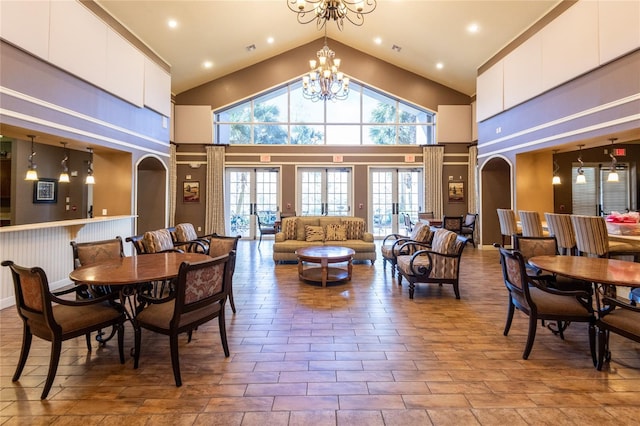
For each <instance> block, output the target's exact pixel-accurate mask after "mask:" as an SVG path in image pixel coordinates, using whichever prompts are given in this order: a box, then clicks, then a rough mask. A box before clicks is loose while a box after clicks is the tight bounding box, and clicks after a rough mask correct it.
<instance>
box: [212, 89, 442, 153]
mask: <svg viewBox="0 0 640 426" xmlns="http://www.w3.org/2000/svg"><path fill="white" fill-rule="evenodd" d="M435 121H436V114H435V113H434V112H431V111H428V110H427V109H425V108H422V107H420V106H418V105H414V104H411V103H409V102H406V101H403V100H400V99H398V98H395V97H393V96H390V95H388V94H384V93H382V92H380V91H377V90H375V89H373V88H370V87H367V86H365V85H362V84H359V83H356V82H353V80H352V81H351V84H350V86H349V96H348V98H347V99H345V100H341V101H336V102H331V101H329V102H313V101H310V100H308V99H304V98H303V96H302V83H301V82H300V81H299V80H298V81H295V82H291V83H289V84H287V85H285V86H281V87H278V88H276V89H272V90H270V91H268V92H265V93H261V94H259V95H256V96H254V97H252V98H251V99H248V100H243V101H242V102H239V103H237V104H234V105H231V106H229V107H225V108H224V109H220V110H218V111H216V112H214V129H215V135H214V137H215V139H214V140H215V141H216V143H217V144H267V145H287V144H289V145H427V144H434V143H435Z"/></svg>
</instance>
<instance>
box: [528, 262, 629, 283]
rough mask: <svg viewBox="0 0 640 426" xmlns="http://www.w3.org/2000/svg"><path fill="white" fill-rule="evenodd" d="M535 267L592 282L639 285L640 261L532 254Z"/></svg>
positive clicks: (532, 263)
mask: <svg viewBox="0 0 640 426" xmlns="http://www.w3.org/2000/svg"><path fill="white" fill-rule="evenodd" d="M529 263H530V264H531V265H533V266H535V267H536V268H540V269H543V270H545V271H549V272H553V273H556V274H558V275H563V276H565V277H569V278H574V279H577V280H583V281H589V282H592V283H594V284H603V285H622V286H627V287H640V263H635V262H628V261H626V260H618V259H607V258H601V257H586V256H534V257H531V258H530V259H529Z"/></svg>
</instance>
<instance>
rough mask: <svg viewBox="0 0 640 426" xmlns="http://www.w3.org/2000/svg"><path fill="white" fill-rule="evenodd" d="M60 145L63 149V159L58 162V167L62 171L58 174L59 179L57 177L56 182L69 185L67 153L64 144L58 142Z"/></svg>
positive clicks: (65, 144)
mask: <svg viewBox="0 0 640 426" xmlns="http://www.w3.org/2000/svg"><path fill="white" fill-rule="evenodd" d="M60 143H61V144H62V146H63V149H64V158H63V159H62V161H61V162H60V165H61V166H62V171H61V172H60V177H58V182H61V183H69V165H68V162H69V151H68V150H67V143H66V142H60Z"/></svg>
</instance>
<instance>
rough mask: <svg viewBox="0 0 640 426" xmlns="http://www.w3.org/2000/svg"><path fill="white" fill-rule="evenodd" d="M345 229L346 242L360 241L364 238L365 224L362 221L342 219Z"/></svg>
mask: <svg viewBox="0 0 640 426" xmlns="http://www.w3.org/2000/svg"><path fill="white" fill-rule="evenodd" d="M342 223H343V224H344V225H345V227H346V229H347V239H348V240H361V239H363V238H364V231H365V229H364V228H365V223H364V220H362V219H359V218H358V219H346V218H345V219H342Z"/></svg>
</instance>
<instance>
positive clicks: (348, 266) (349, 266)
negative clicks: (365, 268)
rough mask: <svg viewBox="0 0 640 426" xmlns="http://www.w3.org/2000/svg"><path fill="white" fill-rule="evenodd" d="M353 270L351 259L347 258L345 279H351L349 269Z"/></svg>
mask: <svg viewBox="0 0 640 426" xmlns="http://www.w3.org/2000/svg"><path fill="white" fill-rule="evenodd" d="M352 270H353V259H349V262H347V280H348V281H351V271H352Z"/></svg>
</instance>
